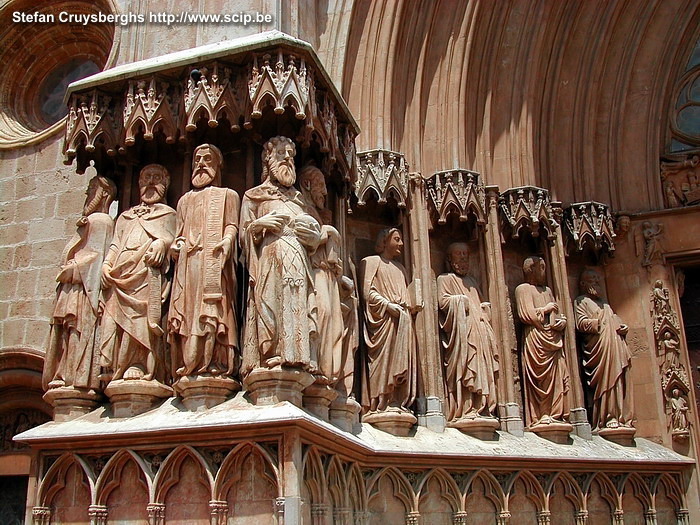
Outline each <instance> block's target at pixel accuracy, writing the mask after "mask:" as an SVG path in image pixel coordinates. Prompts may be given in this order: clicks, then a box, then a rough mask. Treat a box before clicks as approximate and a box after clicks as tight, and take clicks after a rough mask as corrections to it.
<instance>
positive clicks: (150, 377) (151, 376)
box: [141, 374, 153, 381]
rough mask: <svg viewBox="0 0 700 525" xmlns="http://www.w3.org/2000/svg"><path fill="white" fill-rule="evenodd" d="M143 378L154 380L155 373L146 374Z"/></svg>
mask: <svg viewBox="0 0 700 525" xmlns="http://www.w3.org/2000/svg"><path fill="white" fill-rule="evenodd" d="M141 379H143V380H144V381H153V374H146V375H145V376H143V377H142V378H141Z"/></svg>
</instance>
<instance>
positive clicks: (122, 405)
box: [105, 379, 173, 417]
mask: <svg viewBox="0 0 700 525" xmlns="http://www.w3.org/2000/svg"><path fill="white" fill-rule="evenodd" d="M105 394H106V395H107V397H109V401H110V402H111V403H112V412H113V413H114V417H131V416H137V415H139V414H143V413H144V412H146V411H148V410H150V409H151V408H153V406H154V405H155V404H156V403H158V402H159V401H161V400H162V399H165V398H168V397H172V395H173V389H172V388H170V387H169V386H165V385H164V384H162V383H159V382H158V381H156V380H155V379H153V380H151V381H144V380H143V379H133V380H125V379H118V380H116V381H112V382H110V383H109V385H107V388H105Z"/></svg>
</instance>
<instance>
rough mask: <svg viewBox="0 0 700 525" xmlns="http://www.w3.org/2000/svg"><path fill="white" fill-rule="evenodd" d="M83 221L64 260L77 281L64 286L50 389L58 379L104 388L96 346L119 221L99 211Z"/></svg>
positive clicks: (48, 374)
mask: <svg viewBox="0 0 700 525" xmlns="http://www.w3.org/2000/svg"><path fill="white" fill-rule="evenodd" d="M81 222H83V224H81V225H80V226H78V230H77V232H76V233H75V235H74V236H73V238H72V239H71V240H70V241H69V243H68V245H67V246H66V249H65V250H64V252H63V256H62V265H63V267H70V268H72V273H73V275H72V278H71V282H69V283H60V284H59V285H58V290H57V292H58V293H57V298H56V306H55V308H54V312H53V319H52V321H51V339H50V343H49V349H48V351H47V352H46V359H45V362H44V373H43V385H44V389H47V388H48V386H49V383H50V382H51V381H54V380H62V381H63V382H64V383H65V386H73V387H76V388H98V387H99V386H100V380H99V377H98V376H99V359H98V355H97V354H98V349H97V344H98V342H97V341H96V337H97V334H96V333H97V322H98V307H99V299H100V274H101V271H102V262H103V261H104V257H105V254H106V253H107V250H108V249H109V244H110V242H112V233H113V230H114V220H113V219H112V218H111V217H110V216H109V215H108V214H106V213H101V212H95V213H91V214H90V215H88V216H87V217H83V218H82V219H81Z"/></svg>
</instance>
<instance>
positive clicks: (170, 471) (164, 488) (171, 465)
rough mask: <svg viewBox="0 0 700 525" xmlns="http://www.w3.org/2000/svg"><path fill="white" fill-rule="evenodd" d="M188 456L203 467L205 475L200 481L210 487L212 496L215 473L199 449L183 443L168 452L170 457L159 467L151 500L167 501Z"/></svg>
mask: <svg viewBox="0 0 700 525" xmlns="http://www.w3.org/2000/svg"><path fill="white" fill-rule="evenodd" d="M186 458H192V459H193V460H194V461H195V463H196V464H197V465H199V467H200V468H201V469H202V472H203V473H204V476H203V477H202V479H201V480H200V481H202V482H203V484H204V485H205V486H206V487H207V488H208V489H209V494H210V497H211V494H212V492H213V487H214V475H213V473H212V471H211V468H210V467H209V464H208V463H207V461H206V459H204V457H203V456H202V455H201V454H200V453H199V452H197V450H195V449H194V448H192V447H190V446H188V445H182V446H179V447H177V448H176V449H175V450H173V451H172V452H171V453H170V454H168V457H166V458H165V460H164V461H163V463H162V465H161V467H160V469H158V474H156V476H155V478H154V480H153V494H152V497H151V501H153V502H156V503H165V496H166V495H167V494H168V491H169V490H170V489H171V488H172V487H174V486H175V485H176V484H177V483H178V481H179V474H180V468H181V467H182V463H183V461H184V460H185V459H186Z"/></svg>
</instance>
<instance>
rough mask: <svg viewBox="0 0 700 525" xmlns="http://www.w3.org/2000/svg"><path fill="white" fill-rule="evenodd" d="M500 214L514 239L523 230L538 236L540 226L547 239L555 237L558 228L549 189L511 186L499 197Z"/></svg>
mask: <svg viewBox="0 0 700 525" xmlns="http://www.w3.org/2000/svg"><path fill="white" fill-rule="evenodd" d="M499 204H500V208H501V215H502V217H503V220H504V222H505V224H506V225H507V226H509V227H510V230H511V232H512V233H511V235H512V237H513V238H514V239H517V238H519V237H520V235H521V233H522V232H523V231H527V232H529V233H530V234H531V235H532V236H533V237H539V235H540V228H543V229H544V231H545V232H546V236H547V240H551V239H554V238H555V237H556V231H557V228H558V226H559V225H558V224H557V220H556V210H555V209H554V208H555V207H554V206H553V203H552V201H551V199H550V196H549V191H547V190H545V189H544V188H537V187H536V186H521V187H519V188H511V189H509V190H506V191H504V192H503V193H501V197H500V199H499Z"/></svg>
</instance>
